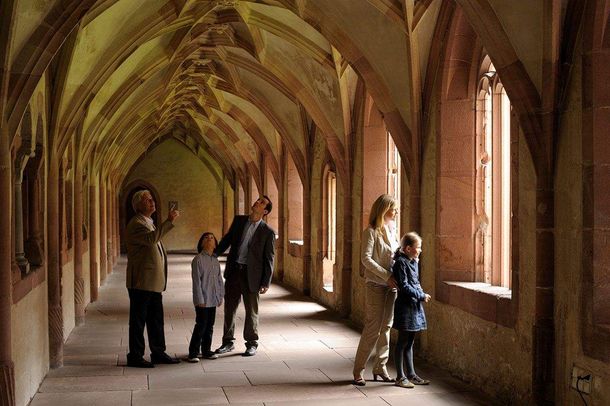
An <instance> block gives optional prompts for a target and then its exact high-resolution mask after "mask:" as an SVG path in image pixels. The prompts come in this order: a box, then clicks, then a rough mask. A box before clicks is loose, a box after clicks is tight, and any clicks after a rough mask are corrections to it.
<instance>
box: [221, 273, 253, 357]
mask: <svg viewBox="0 0 610 406" xmlns="http://www.w3.org/2000/svg"><path fill="white" fill-rule="evenodd" d="M247 271H248V270H247V268H245V267H243V268H241V269H237V268H235V269H232V270H231V272H230V273H228V274H227V278H226V280H225V322H224V332H223V336H222V343H223V344H229V343H233V341H235V313H237V307H238V306H239V303H240V302H241V298H242V297H243V298H244V308H245V309H246V319H245V320H244V340H246V347H255V348H256V347H258V300H259V293H258V292H254V293H253V292H250V289H249V288H248V274H247Z"/></svg>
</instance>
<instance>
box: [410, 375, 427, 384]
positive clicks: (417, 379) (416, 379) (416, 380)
mask: <svg viewBox="0 0 610 406" xmlns="http://www.w3.org/2000/svg"><path fill="white" fill-rule="evenodd" d="M409 381H411V383H412V384H413V385H429V384H430V381H429V380H427V379H422V378H420V377H419V376H417V375H413V376H412V377H411V378H409Z"/></svg>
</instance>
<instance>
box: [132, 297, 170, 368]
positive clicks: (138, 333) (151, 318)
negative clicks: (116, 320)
mask: <svg viewBox="0 0 610 406" xmlns="http://www.w3.org/2000/svg"><path fill="white" fill-rule="evenodd" d="M127 291H128V292H129V354H127V360H128V361H138V360H140V359H142V357H143V356H144V326H146V331H147V332H148V345H149V346H150V353H151V355H152V356H157V355H163V354H165V331H164V329H163V328H164V327H163V326H164V323H163V301H162V296H161V293H159V292H150V291H147V290H140V289H127Z"/></svg>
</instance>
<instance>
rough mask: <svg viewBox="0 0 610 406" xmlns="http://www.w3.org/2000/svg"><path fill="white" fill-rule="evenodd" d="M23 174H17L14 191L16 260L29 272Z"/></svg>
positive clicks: (23, 270)
mask: <svg viewBox="0 0 610 406" xmlns="http://www.w3.org/2000/svg"><path fill="white" fill-rule="evenodd" d="M21 184H22V174H21V173H19V174H16V177H15V185H14V189H13V193H14V194H15V262H17V265H18V266H19V269H21V271H22V272H25V273H27V272H29V270H30V264H29V263H28V259H27V258H26V257H25V250H24V247H23V198H22V187H21Z"/></svg>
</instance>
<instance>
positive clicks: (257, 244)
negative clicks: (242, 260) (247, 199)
mask: <svg viewBox="0 0 610 406" xmlns="http://www.w3.org/2000/svg"><path fill="white" fill-rule="evenodd" d="M247 222H248V216H244V215H242V216H235V217H234V218H233V223H231V227H230V228H229V231H228V232H227V233H226V234H225V235H224V237H222V239H221V240H220V242H219V243H218V247H216V251H215V253H216V254H217V255H220V254H223V253H224V252H225V251H226V250H227V248H229V246H230V247H231V250H230V251H229V255H228V256H227V265H226V268H225V275H224V276H225V279H228V278H231V277H235V276H237V272H238V269H237V262H236V261H237V255H238V251H239V243H240V242H241V238H242V234H243V233H244V229H245V227H246V224H247ZM274 258H275V231H273V229H272V228H271V227H269V225H268V224H267V223H265V222H264V221H261V223H260V224H259V225H258V227H257V229H256V231H255V232H254V235H253V236H252V238H251V239H250V244H249V247H248V260H247V264H246V266H247V267H248V288H249V289H250V292H252V293H254V292H258V291H259V290H260V288H261V287H269V285H270V284H271V277H272V275H273V261H274Z"/></svg>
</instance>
